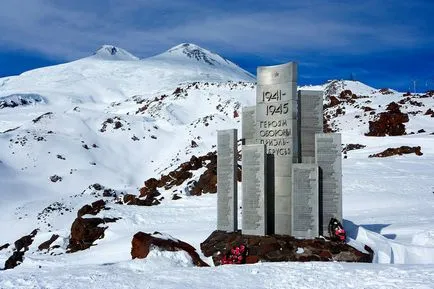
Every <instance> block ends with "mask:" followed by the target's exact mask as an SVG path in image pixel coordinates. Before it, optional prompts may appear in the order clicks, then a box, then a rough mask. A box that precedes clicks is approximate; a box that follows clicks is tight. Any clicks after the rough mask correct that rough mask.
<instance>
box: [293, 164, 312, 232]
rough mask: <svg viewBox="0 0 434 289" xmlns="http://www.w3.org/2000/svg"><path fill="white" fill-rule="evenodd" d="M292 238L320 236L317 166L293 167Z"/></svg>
mask: <svg viewBox="0 0 434 289" xmlns="http://www.w3.org/2000/svg"><path fill="white" fill-rule="evenodd" d="M291 235H292V236H294V237H297V238H315V237H317V236H319V183H318V166H317V165H315V164H293V165H292V234H291Z"/></svg>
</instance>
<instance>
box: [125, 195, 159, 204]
mask: <svg viewBox="0 0 434 289" xmlns="http://www.w3.org/2000/svg"><path fill="white" fill-rule="evenodd" d="M157 193H158V191H157ZM158 195H160V193H158V194H153V195H147V196H146V198H145V199H141V198H138V197H136V196H135V195H132V194H126V195H124V197H123V202H124V204H125V205H130V206H131V205H134V206H155V205H159V204H160V201H158V200H157V199H156V198H155V197H156V196H158Z"/></svg>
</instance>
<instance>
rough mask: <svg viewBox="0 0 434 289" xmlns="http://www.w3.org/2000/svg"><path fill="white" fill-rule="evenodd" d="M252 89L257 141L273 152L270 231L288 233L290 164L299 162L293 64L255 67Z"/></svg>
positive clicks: (295, 78) (295, 79)
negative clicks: (254, 92) (255, 81)
mask: <svg viewBox="0 0 434 289" xmlns="http://www.w3.org/2000/svg"><path fill="white" fill-rule="evenodd" d="M257 80H258V85H257V89H256V103H257V105H256V133H257V138H256V139H257V142H258V143H259V144H264V145H266V150H267V154H268V155H272V156H273V161H272V164H273V166H271V167H268V168H267V170H268V173H270V174H272V175H274V183H268V184H267V186H268V190H271V191H272V192H273V193H274V226H275V227H274V233H275V234H282V235H289V234H291V190H292V186H291V173H292V172H291V166H292V163H293V162H295V163H297V162H299V139H298V136H299V134H298V124H297V118H298V115H297V114H298V97H297V64H296V63H294V62H289V63H286V64H282V65H276V66H263V67H258V70H257Z"/></svg>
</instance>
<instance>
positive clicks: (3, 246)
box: [0, 243, 10, 251]
mask: <svg viewBox="0 0 434 289" xmlns="http://www.w3.org/2000/svg"><path fill="white" fill-rule="evenodd" d="M9 246H10V244H9V243H6V244H4V245H1V246H0V251H1V250H4V249H7V248H8V247H9Z"/></svg>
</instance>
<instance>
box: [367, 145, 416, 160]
mask: <svg viewBox="0 0 434 289" xmlns="http://www.w3.org/2000/svg"><path fill="white" fill-rule="evenodd" d="M413 153H414V154H416V155H417V156H421V155H423V153H422V151H421V148H420V146H417V147H409V146H401V147H399V148H388V149H387V150H385V151H383V152H381V153H377V154H373V155H370V156H369V157H370V158H385V157H391V156H395V155H400V156H401V155H403V154H413Z"/></svg>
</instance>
